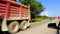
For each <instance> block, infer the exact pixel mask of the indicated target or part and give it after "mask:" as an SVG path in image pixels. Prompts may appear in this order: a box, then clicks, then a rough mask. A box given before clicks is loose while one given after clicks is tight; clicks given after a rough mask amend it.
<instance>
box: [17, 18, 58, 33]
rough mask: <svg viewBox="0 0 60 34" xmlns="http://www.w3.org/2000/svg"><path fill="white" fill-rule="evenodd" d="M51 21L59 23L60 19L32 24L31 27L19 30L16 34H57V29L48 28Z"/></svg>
mask: <svg viewBox="0 0 60 34" xmlns="http://www.w3.org/2000/svg"><path fill="white" fill-rule="evenodd" d="M49 23H57V24H58V19H55V20H52V21H44V22H41V23H39V22H38V23H36V24H31V27H30V28H28V29H27V30H25V31H19V32H18V33H16V34H57V30H56V29H51V28H48V26H47V25H48V24H49Z"/></svg>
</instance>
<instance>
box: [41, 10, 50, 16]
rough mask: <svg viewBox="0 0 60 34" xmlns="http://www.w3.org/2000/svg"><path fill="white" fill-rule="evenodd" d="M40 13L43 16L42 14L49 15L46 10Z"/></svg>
mask: <svg viewBox="0 0 60 34" xmlns="http://www.w3.org/2000/svg"><path fill="white" fill-rule="evenodd" d="M40 15H41V16H44V15H46V16H49V14H48V11H44V12H42V13H41V14H40Z"/></svg>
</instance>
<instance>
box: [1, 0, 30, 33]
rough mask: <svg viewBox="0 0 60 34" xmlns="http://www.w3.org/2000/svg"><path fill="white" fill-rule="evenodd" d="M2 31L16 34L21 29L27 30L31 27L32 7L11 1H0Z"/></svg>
mask: <svg viewBox="0 0 60 34" xmlns="http://www.w3.org/2000/svg"><path fill="white" fill-rule="evenodd" d="M0 20H2V22H1V23H2V24H1V25H0V26H1V31H3V32H5V31H8V32H9V33H16V32H17V31H18V30H19V29H21V30H25V29H27V27H28V26H29V21H30V6H26V5H23V4H19V3H17V2H14V1H10V0H0Z"/></svg>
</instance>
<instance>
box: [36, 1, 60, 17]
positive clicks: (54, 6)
mask: <svg viewBox="0 0 60 34" xmlns="http://www.w3.org/2000/svg"><path fill="white" fill-rule="evenodd" d="M36 1H38V2H41V3H42V5H43V6H44V7H45V8H46V9H45V10H44V11H43V12H42V13H41V14H42V15H43V14H46V15H48V16H56V17H57V16H60V0H36Z"/></svg>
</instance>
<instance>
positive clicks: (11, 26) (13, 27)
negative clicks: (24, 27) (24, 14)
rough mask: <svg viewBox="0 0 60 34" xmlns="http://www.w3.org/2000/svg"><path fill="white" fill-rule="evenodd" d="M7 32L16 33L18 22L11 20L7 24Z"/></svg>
mask: <svg viewBox="0 0 60 34" xmlns="http://www.w3.org/2000/svg"><path fill="white" fill-rule="evenodd" d="M8 29H9V31H8V32H9V33H16V32H17V31H18V30H19V23H18V22H17V21H13V22H11V23H10V24H9V25H8Z"/></svg>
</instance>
